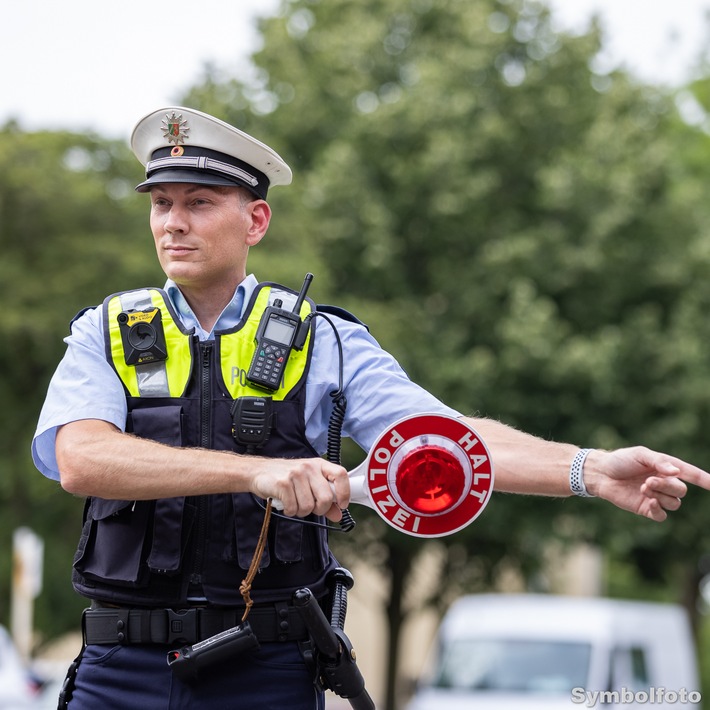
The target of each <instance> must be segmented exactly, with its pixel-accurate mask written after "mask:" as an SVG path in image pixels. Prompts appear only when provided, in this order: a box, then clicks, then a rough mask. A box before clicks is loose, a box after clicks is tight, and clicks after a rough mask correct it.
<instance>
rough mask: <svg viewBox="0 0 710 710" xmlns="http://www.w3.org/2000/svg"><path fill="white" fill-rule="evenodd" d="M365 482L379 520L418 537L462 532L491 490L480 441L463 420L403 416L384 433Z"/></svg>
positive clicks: (490, 475) (490, 471) (488, 464)
mask: <svg viewBox="0 0 710 710" xmlns="http://www.w3.org/2000/svg"><path fill="white" fill-rule="evenodd" d="M365 478H366V480H365V487H366V489H367V493H368V495H369V497H370V500H371V502H372V507H373V508H374V509H375V510H376V511H377V512H378V513H379V515H380V516H381V517H382V518H384V519H385V520H386V521H387V522H388V523H389V524H390V525H392V527H395V528H397V529H399V530H401V531H402V532H405V533H407V534H409V535H414V536H417V537H441V536H443V535H450V534H452V533H454V532H456V531H458V530H461V529H462V528H464V527H466V526H467V525H469V524H470V523H471V522H473V521H474V520H475V519H476V518H477V517H478V516H479V515H480V513H481V512H482V511H483V509H484V507H485V506H486V504H487V503H488V500H489V499H490V495H491V492H492V490H493V468H492V465H491V458H490V454H489V452H488V449H487V448H486V446H485V444H484V443H483V441H482V440H481V438H480V437H479V436H478V435H477V434H476V432H475V431H474V430H473V429H472V428H471V427H470V426H468V424H466V423H465V422H463V421H462V420H460V419H455V418H454V417H448V416H445V415H439V414H422V415H416V416H411V417H406V418H405V419H401V420H400V421H398V422H396V423H395V424H393V425H392V426H391V427H389V429H387V430H386V431H385V432H383V433H382V434H381V435H380V438H379V439H378V440H377V442H376V443H375V445H374V446H373V447H372V449H371V452H370V455H369V457H368V461H367V469H366V474H365Z"/></svg>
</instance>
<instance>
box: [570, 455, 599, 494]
mask: <svg viewBox="0 0 710 710" xmlns="http://www.w3.org/2000/svg"><path fill="white" fill-rule="evenodd" d="M590 451H592V449H580V450H579V451H578V452H577V454H576V455H575V457H574V458H573V459H572V465H571V466H570V467H569V487H570V490H571V491H572V493H574V494H575V495H576V496H580V497H581V498H594V496H593V495H592V494H591V493H589V491H587V488H586V487H585V485H584V461H585V460H586V458H587V454H588V453H589V452H590Z"/></svg>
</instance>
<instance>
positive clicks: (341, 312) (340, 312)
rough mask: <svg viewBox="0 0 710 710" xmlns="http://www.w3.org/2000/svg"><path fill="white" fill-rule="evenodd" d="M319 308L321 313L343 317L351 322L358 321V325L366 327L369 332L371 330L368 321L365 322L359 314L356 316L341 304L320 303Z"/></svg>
mask: <svg viewBox="0 0 710 710" xmlns="http://www.w3.org/2000/svg"><path fill="white" fill-rule="evenodd" d="M317 310H318V312H319V313H326V314H329V315H333V316H338V318H342V319H343V320H346V321H348V322H350V323H357V325H361V326H362V327H363V328H365V329H366V330H367V331H368V333H369V332H370V328H369V327H368V326H367V324H366V323H363V322H362V321H361V320H360V319H359V318H358V317H357V316H354V315H353V314H352V313H350V311H346V310H345V309H344V308H341V307H340V306H330V305H327V304H325V303H319V304H318V306H317Z"/></svg>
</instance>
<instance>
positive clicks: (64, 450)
mask: <svg viewBox="0 0 710 710" xmlns="http://www.w3.org/2000/svg"><path fill="white" fill-rule="evenodd" d="M57 461H58V464H59V469H60V472H61V482H62V486H63V487H64V488H65V489H66V490H68V491H69V492H71V493H74V494H75V495H82V496H100V497H102V498H108V499H112V498H116V499H126V500H151V499H155V498H166V497H172V496H182V495H200V494H208V493H221V492H225V491H230V492H241V491H247V490H249V477H250V475H249V465H250V463H251V464H252V465H253V461H252V460H251V458H250V457H240V456H237V455H235V454H230V453H228V452H222V451H207V450H202V449H181V448H175V447H172V446H165V445H163V444H160V443H157V442H154V441H149V440H147V439H141V438H139V437H136V436H132V435H130V434H124V433H123V432H121V431H119V430H118V429H116V428H115V427H114V426H112V425H111V424H107V423H106V422H102V421H98V420H84V421H81V422H73V423H72V424H68V425H66V426H65V427H62V428H61V429H60V430H59V432H58V433H57Z"/></svg>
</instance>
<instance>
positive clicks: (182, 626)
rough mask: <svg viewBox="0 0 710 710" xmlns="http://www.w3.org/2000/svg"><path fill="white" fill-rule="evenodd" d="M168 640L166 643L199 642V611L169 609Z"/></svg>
mask: <svg viewBox="0 0 710 710" xmlns="http://www.w3.org/2000/svg"><path fill="white" fill-rule="evenodd" d="M166 611H167V612H168V638H167V641H166V643H171V644H172V643H176V642H182V643H195V642H196V641H198V640H199V633H198V623H197V621H198V616H197V613H198V611H199V609H178V610H177V611H176V610H175V609H167V610H166Z"/></svg>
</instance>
